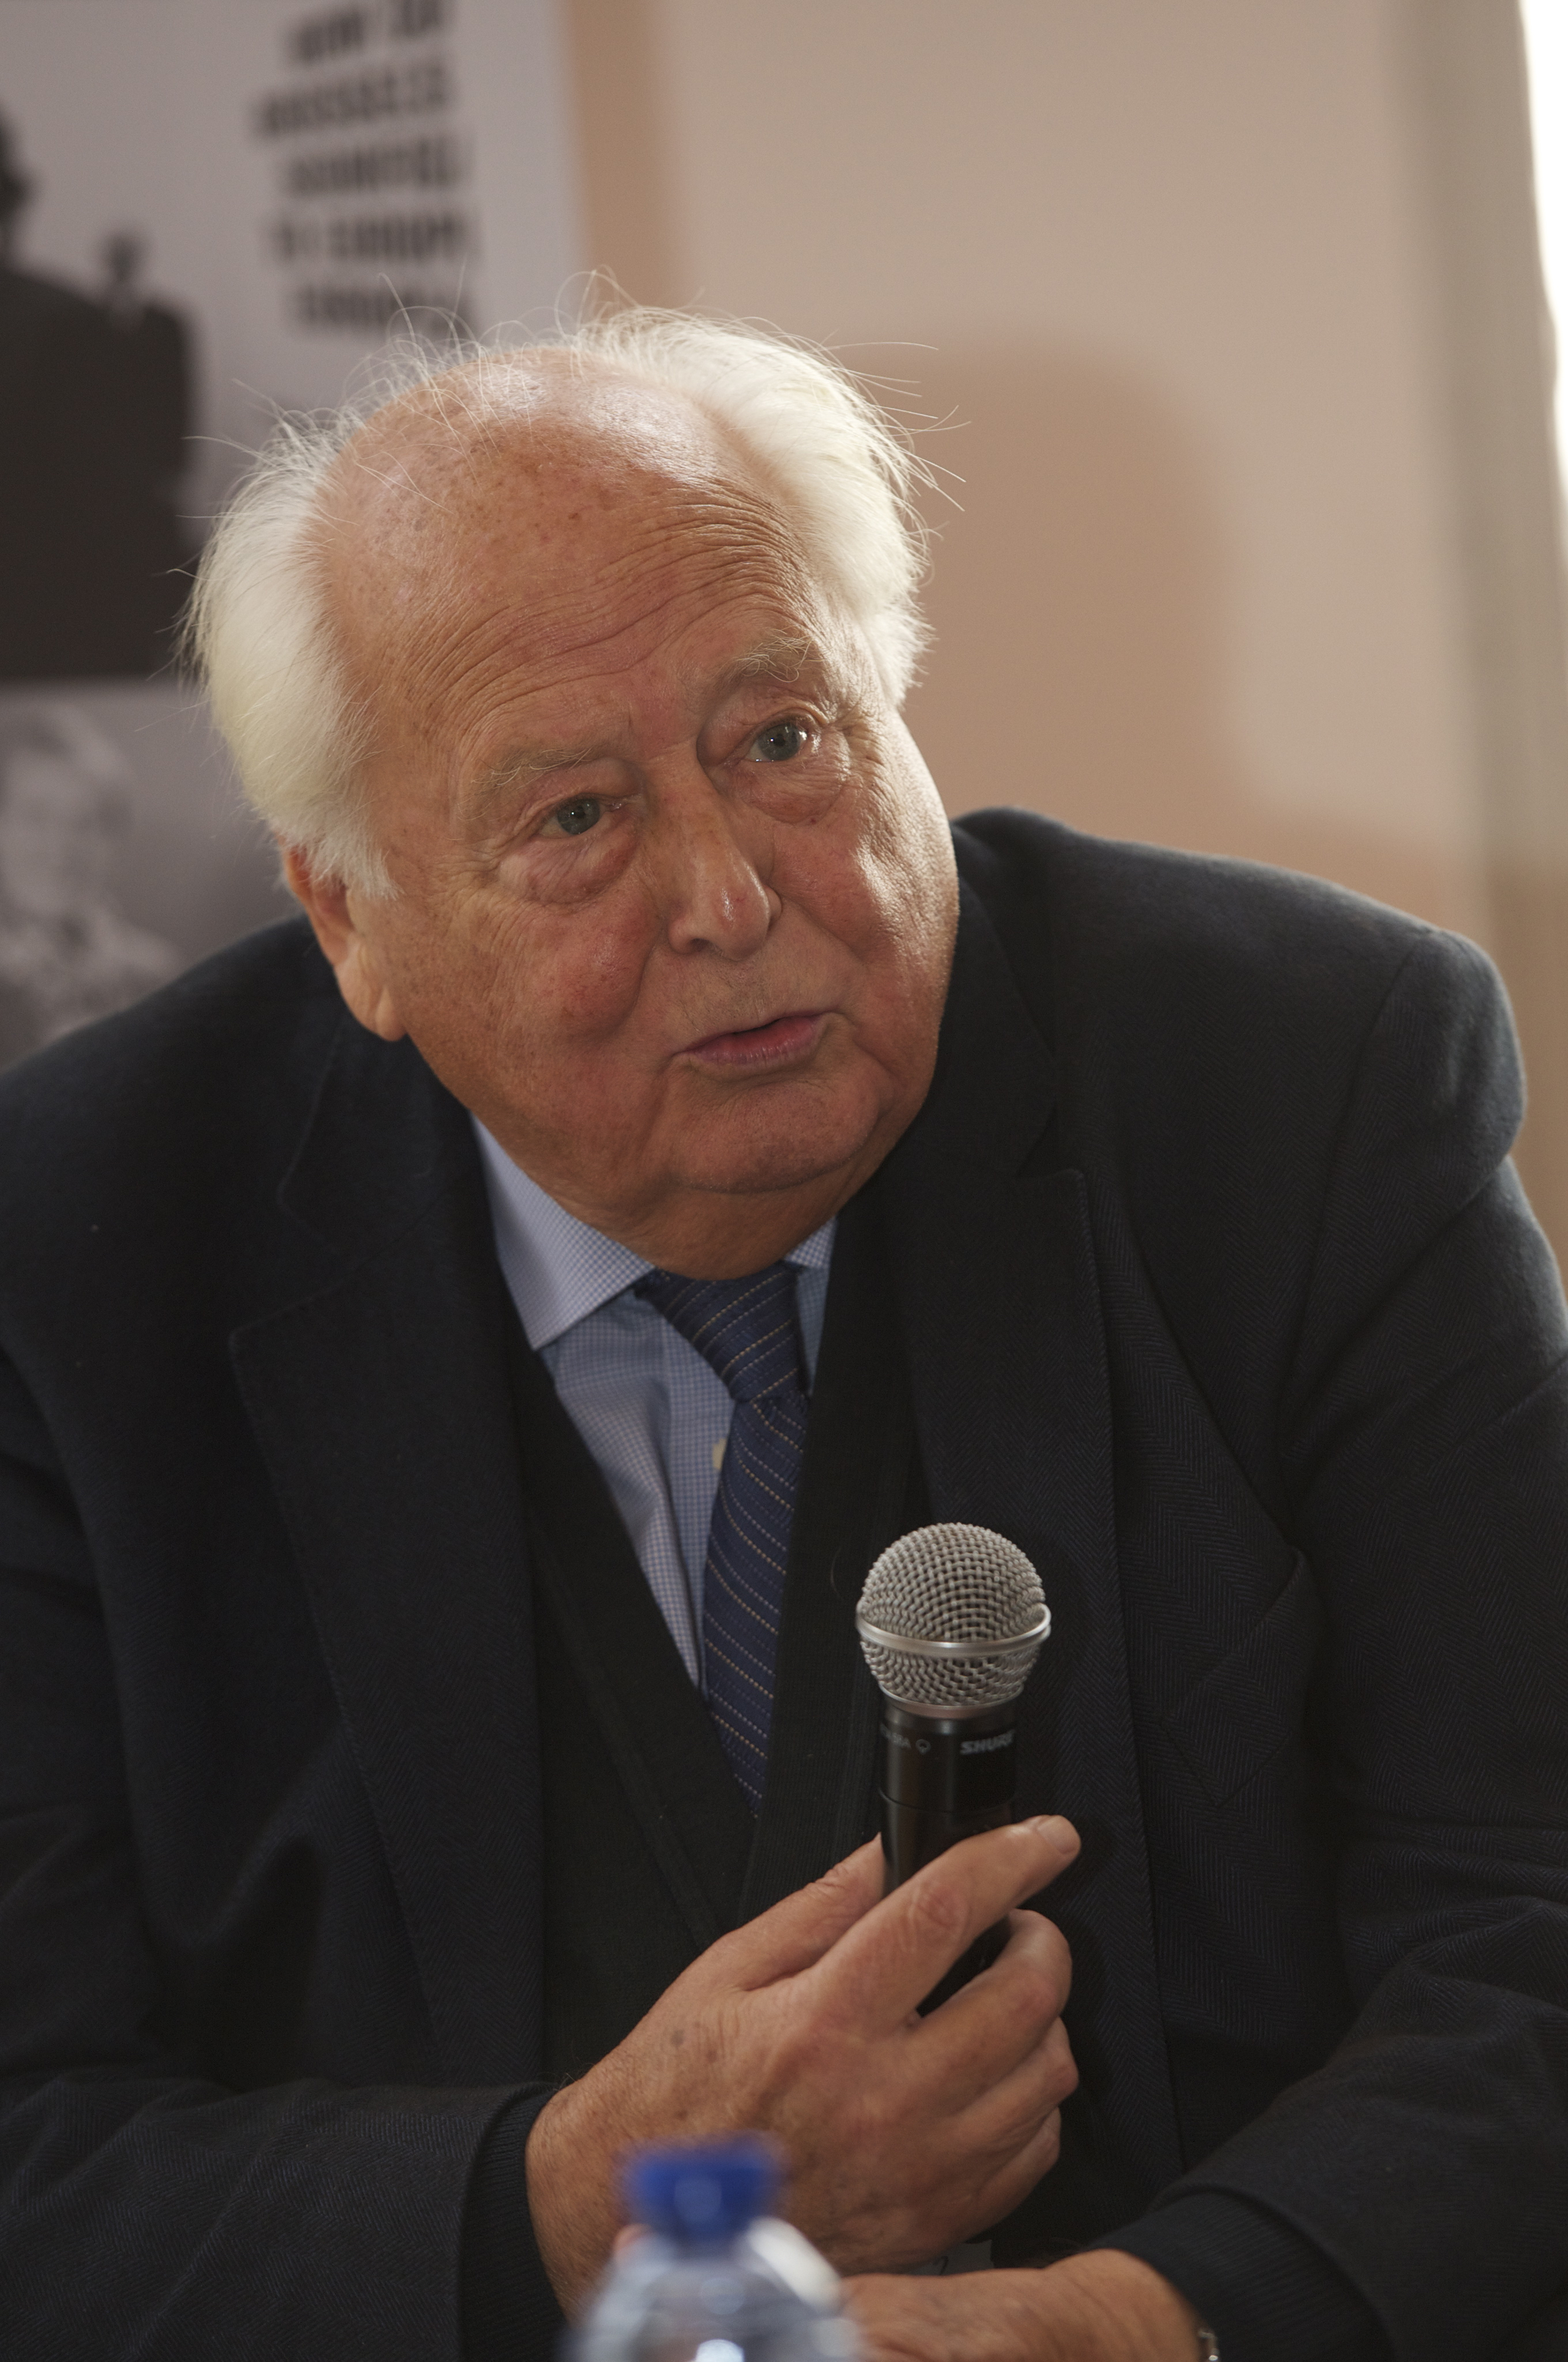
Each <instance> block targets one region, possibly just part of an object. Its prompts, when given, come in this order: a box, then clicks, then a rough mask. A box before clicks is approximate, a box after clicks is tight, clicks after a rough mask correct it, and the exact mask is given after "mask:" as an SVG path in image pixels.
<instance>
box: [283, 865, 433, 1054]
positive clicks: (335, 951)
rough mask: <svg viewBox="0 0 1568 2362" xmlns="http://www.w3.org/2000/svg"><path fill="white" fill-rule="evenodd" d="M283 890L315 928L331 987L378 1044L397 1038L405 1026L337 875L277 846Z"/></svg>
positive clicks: (401, 1037)
mask: <svg viewBox="0 0 1568 2362" xmlns="http://www.w3.org/2000/svg"><path fill="white" fill-rule="evenodd" d="M279 849H280V851H281V852H282V856H283V875H284V877H286V878H287V879H288V881H289V891H290V893H291V894H293V897H294V899H295V900H296V901H297V902H298V903H299V904H300V905H301V907H302V908H303V910H304V914H305V916H306V918H307V919H308V920H309V921H310V922H311V925H312V926H313V927H314V928H315V939H316V942H317V943H318V944H320V945H321V948H322V950H323V951H324V952H325V953H326V956H327V958H328V959H329V960H330V961H331V963H332V972H333V974H334V975H335V976H336V977H337V989H338V991H339V992H340V993H341V994H342V995H343V998H344V999H345V1000H346V1001H347V1002H348V1006H349V1008H350V1009H351V1010H353V1012H354V1014H355V1016H356V1017H357V1018H358V1019H359V1022H360V1024H361V1025H363V1026H365V1027H366V1028H367V1029H368V1030H369V1032H372V1033H379V1034H380V1035H381V1040H382V1041H383V1042H399V1041H401V1040H402V1039H403V1034H404V1033H405V1032H406V1031H407V1028H406V1026H405V1025H404V1024H403V1020H402V1018H401V1017H400V1016H399V1015H398V1013H397V1009H396V1006H395V1004H394V1002H393V1000H392V987H391V985H390V984H389V983H388V981H387V978H386V976H385V974H384V972H383V970H382V967H381V961H380V959H379V958H378V957H377V955H376V950H375V946H374V945H373V944H371V943H370V942H369V941H368V939H367V938H366V937H365V936H364V935H363V934H361V933H360V932H359V922H358V920H357V919H356V917H355V914H354V908H353V904H354V899H355V898H354V897H353V896H351V895H350V893H349V890H348V887H347V886H346V885H345V884H344V883H343V880H342V878H341V877H323V876H320V875H318V873H317V872H316V871H315V870H314V869H312V867H311V866H310V863H309V861H308V859H307V858H306V856H305V855H304V854H303V853H302V852H301V851H300V850H299V848H298V847H297V846H296V845H293V844H283V845H281V846H280V848H279Z"/></svg>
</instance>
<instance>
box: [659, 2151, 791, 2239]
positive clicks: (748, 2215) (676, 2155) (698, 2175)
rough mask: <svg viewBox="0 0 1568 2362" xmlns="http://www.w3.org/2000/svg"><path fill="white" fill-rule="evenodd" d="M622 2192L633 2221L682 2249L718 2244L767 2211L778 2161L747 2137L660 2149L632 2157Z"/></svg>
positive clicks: (770, 2204) (773, 2193) (775, 2181)
mask: <svg viewBox="0 0 1568 2362" xmlns="http://www.w3.org/2000/svg"><path fill="white" fill-rule="evenodd" d="M622 2189H623V2191H624V2196H625V2200H626V2210H627V2212H628V2213H629V2214H630V2215H631V2217H632V2219H633V2221H634V2222H635V2223H646V2224H647V2226H648V2228H649V2230H650V2231H658V2232H660V2233H662V2235H664V2237H665V2238H667V2239H674V2240H676V2241H677V2242H678V2243H679V2245H680V2246H702V2247H706V2246H719V2245H721V2244H722V2243H723V2241H724V2240H726V2239H732V2238H734V2236H735V2235H736V2234H737V2233H738V2232H741V2231H744V2230H745V2228H746V2226H747V2224H750V2223H753V2222H755V2221H756V2217H757V2215H759V2214H766V2213H767V2212H768V2211H769V2209H770V2208H771V2206H772V2204H773V2201H774V2198H775V2196H776V2195H777V2193H778V2158H776V2157H775V2155H774V2153H773V2151H772V2149H771V2148H770V2147H768V2146H767V2142H766V2141H761V2140H756V2139H755V2138H752V2137H750V2136H741V2137H740V2138H739V2139H736V2140H726V2141H704V2142H701V2143H697V2142H691V2143H682V2144H679V2145H677V2144H674V2143H672V2144H670V2145H669V2146H668V2147H665V2146H662V2145H661V2146H660V2147H657V2148H642V2149H637V2150H635V2152H634V2153H633V2155H632V2156H631V2157H630V2158H628V2159H627V2161H626V2165H625V2169H624V2174H623V2177H622Z"/></svg>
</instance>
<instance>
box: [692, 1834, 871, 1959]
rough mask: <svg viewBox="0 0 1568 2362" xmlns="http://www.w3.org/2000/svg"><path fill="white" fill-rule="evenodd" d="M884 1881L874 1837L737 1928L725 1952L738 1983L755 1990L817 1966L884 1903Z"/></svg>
mask: <svg viewBox="0 0 1568 2362" xmlns="http://www.w3.org/2000/svg"><path fill="white" fill-rule="evenodd" d="M882 1877H883V1865H882V1845H881V1840H880V1838H872V1839H871V1841H870V1843H869V1844H867V1845H863V1846H861V1847H859V1848H858V1849H856V1852H854V1853H852V1854H846V1855H845V1859H844V1860H843V1861H840V1862H835V1863H834V1866H833V1868H832V1869H831V1870H830V1871H827V1872H826V1873H825V1875H824V1876H823V1877H822V1878H816V1879H813V1880H812V1883H811V1884H810V1886H802V1887H800V1888H798V1889H797V1891H796V1892H795V1893H793V1894H787V1895H786V1896H785V1897H784V1900H783V1902H782V1903H776V1904H774V1906H773V1908H772V1910H771V1911H764V1912H763V1913H762V1914H761V1915H760V1916H759V1917H757V1918H756V1919H753V1920H751V1921H749V1922H748V1924H747V1925H746V1926H744V1927H740V1928H737V1929H736V1931H735V1933H734V1935H733V1936H732V1937H729V1938H728V1941H727V1944H726V1947H725V1948H726V1950H727V1951H728V1953H729V1958H728V1959H727V1961H726V1963H725V1965H726V1967H727V1968H728V1970H730V1972H731V1974H732V1975H733V1976H734V1981H735V1982H736V1983H737V1984H739V1985H742V1986H745V1987H747V1988H749V1989H751V1990H755V1989H756V1987H757V1986H759V1985H767V1984H772V1983H773V1982H774V1981H776V1980H777V1979H778V1978H779V1977H798V1976H799V1975H800V1974H801V1971H802V1970H805V1969H809V1968H812V1967H813V1966H814V1965H815V1963H816V1962H817V1961H818V1960H820V1959H822V1957H823V1953H824V1952H831V1951H832V1949H833V1948H834V1945H835V1944H836V1943H837V1942H838V1940H839V1937H841V1936H843V1935H844V1934H845V1932H846V1931H847V1930H848V1929H849V1928H851V1927H853V1926H855V1924H856V1920H859V1919H863V1918H864V1917H865V1915H866V1914H867V1911H869V1910H870V1909H871V1908H872V1907H873V1905H874V1904H878V1903H879V1902H880V1901H881V1899H882Z"/></svg>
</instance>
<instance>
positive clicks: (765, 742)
mask: <svg viewBox="0 0 1568 2362" xmlns="http://www.w3.org/2000/svg"><path fill="white" fill-rule="evenodd" d="M809 737H810V733H809V732H808V730H807V728H806V725H805V723H803V722H770V723H768V725H767V729H766V730H759V731H758V732H757V734H756V737H755V738H754V739H753V740H752V742H751V759H752V761H753V762H754V763H792V762H793V761H794V759H795V757H796V756H797V755H799V754H801V753H802V752H803V751H804V749H805V747H806V745H807V743H808V740H809Z"/></svg>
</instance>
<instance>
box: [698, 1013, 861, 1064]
mask: <svg viewBox="0 0 1568 2362" xmlns="http://www.w3.org/2000/svg"><path fill="white" fill-rule="evenodd" d="M826 1024H827V1017H826V1014H825V1013H823V1012H818V1013H812V1011H809V1010H791V1011H790V1014H789V1015H788V1016H786V1017H770V1018H769V1019H768V1021H767V1024H766V1025H753V1026H749V1027H747V1028H746V1029H745V1030H744V1031H742V1032H734V1033H710V1034H708V1035H707V1036H706V1038H705V1039H704V1040H702V1041H701V1042H692V1043H689V1044H688V1046H687V1048H686V1050H685V1052H684V1055H685V1056H686V1057H688V1058H690V1059H692V1060H694V1061H695V1063H696V1064H697V1065H699V1066H706V1067H707V1068H708V1069H709V1071H710V1072H712V1071H713V1070H714V1069H719V1070H722V1071H723V1072H725V1073H729V1074H744V1073H745V1072H746V1071H747V1070H748V1069H753V1070H755V1069H760V1068H766V1067H769V1066H788V1065H795V1064H796V1063H798V1062H799V1061H800V1060H801V1059H803V1058H809V1057H810V1055H811V1054H812V1051H813V1050H814V1049H815V1048H816V1046H817V1043H819V1042H820V1041H821V1040H822V1037H823V1029H824V1028H825V1026H826Z"/></svg>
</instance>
